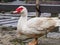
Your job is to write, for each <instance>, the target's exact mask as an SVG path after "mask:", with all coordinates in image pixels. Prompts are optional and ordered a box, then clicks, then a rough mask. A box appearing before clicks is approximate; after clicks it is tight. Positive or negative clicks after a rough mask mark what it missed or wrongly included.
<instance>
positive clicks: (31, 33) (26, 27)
mask: <svg viewBox="0 0 60 45" xmlns="http://www.w3.org/2000/svg"><path fill="white" fill-rule="evenodd" d="M13 13H20V15H21V17H20V18H19V20H18V24H17V33H18V35H26V36H28V37H32V38H34V40H33V41H32V42H30V43H29V45H36V44H37V43H38V37H41V36H43V35H44V34H45V31H46V30H47V31H48V32H49V31H51V30H52V29H53V28H54V27H55V26H56V21H55V20H56V19H58V18H49V17H48V18H47V17H35V18H31V19H29V20H27V18H28V17H27V16H28V11H27V9H26V7H24V6H19V7H18V8H17V9H16V10H15V11H13Z"/></svg>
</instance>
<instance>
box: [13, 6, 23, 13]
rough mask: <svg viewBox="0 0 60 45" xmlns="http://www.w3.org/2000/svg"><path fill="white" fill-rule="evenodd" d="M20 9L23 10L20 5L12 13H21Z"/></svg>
mask: <svg viewBox="0 0 60 45" xmlns="http://www.w3.org/2000/svg"><path fill="white" fill-rule="evenodd" d="M22 10H23V8H22V7H18V8H17V9H16V10H15V11H13V13H15V14H19V13H21V11H22Z"/></svg>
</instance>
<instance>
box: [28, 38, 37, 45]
mask: <svg viewBox="0 0 60 45" xmlns="http://www.w3.org/2000/svg"><path fill="white" fill-rule="evenodd" d="M28 45H38V38H35V39H34V40H33V41H31V42H29V43H28Z"/></svg>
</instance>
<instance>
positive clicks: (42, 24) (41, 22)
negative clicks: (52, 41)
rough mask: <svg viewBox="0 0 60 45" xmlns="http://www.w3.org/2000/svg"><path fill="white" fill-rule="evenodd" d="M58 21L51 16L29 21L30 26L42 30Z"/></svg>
mask: <svg viewBox="0 0 60 45" xmlns="http://www.w3.org/2000/svg"><path fill="white" fill-rule="evenodd" d="M55 24H56V22H55V21H54V20H53V19H51V18H33V19H30V20H29V21H28V22H27V26H28V27H29V28H34V29H35V30H36V31H41V30H44V29H46V28H49V27H51V26H55Z"/></svg>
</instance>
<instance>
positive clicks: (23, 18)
mask: <svg viewBox="0 0 60 45" xmlns="http://www.w3.org/2000/svg"><path fill="white" fill-rule="evenodd" d="M27 15H28V13H27V11H25V12H24V13H22V14H21V17H20V19H19V21H20V24H21V25H25V24H26V22H27Z"/></svg>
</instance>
